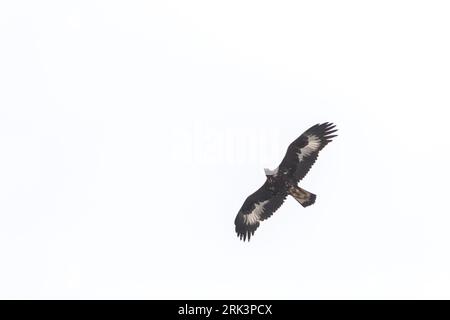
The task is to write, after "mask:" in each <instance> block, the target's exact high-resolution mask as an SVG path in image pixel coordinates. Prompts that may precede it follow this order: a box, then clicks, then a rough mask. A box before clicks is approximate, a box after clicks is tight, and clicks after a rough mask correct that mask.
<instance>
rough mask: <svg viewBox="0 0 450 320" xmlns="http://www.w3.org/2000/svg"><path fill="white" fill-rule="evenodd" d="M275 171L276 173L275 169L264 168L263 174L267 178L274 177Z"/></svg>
mask: <svg viewBox="0 0 450 320" xmlns="http://www.w3.org/2000/svg"><path fill="white" fill-rule="evenodd" d="M277 171H278V168H276V169H275V170H270V169H267V168H264V173H265V175H266V177H267V178H269V177H271V176H274V175H276V174H277Z"/></svg>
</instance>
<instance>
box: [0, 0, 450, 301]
mask: <svg viewBox="0 0 450 320" xmlns="http://www.w3.org/2000/svg"><path fill="white" fill-rule="evenodd" d="M449 16H450V3H449V2H448V1H392V0H390V1H302V2H301V1H261V0H259V1H243V0H239V1H230V0H229V1H92V0H90V1H63V2H62V1H39V2H38V1H2V2H1V3H0V259H1V261H0V298H43V299H46V298H59V299H66V298H75V299H78V298H85V299H97V298H101V299H109V298H125V299H129V298H135V299H172V298H177V299H199V298H201V299H217V298H224V299H227V298H239V299H240V298H252V299H260V298H264V299H331V298H339V299H350V298H358V299H366V298H375V299H393V298H402V299H408V298H447V299H449V298H450V205H449V202H448V201H449V196H448V190H449V181H450V171H449V169H448V168H449V167H448V166H449V163H450V151H449V150H450V142H449V139H448V138H449V134H448V130H449V129H448V128H447V123H448V121H449V120H450V117H449V116H450V111H449V110H450V109H449V108H450V58H449V57H450V40H449V39H450V19H449ZM325 121H331V122H334V123H336V124H337V125H338V127H339V130H340V131H339V137H338V138H337V139H336V140H335V141H334V142H333V143H331V144H330V145H328V146H327V147H326V148H325V149H324V150H323V152H322V153H321V155H320V157H319V160H318V161H317V162H316V164H315V166H314V167H313V168H312V170H311V171H310V173H309V175H308V176H307V177H306V179H304V181H302V183H301V186H303V187H304V188H305V189H307V190H309V191H311V192H314V193H316V194H317V202H316V204H315V205H313V206H311V207H309V208H306V209H304V208H303V207H301V206H300V205H299V204H298V203H297V202H296V201H295V200H294V199H292V198H291V199H288V200H287V201H286V203H285V204H284V206H283V207H281V209H280V210H279V211H277V212H276V214H275V215H274V216H273V217H272V218H270V219H269V220H268V221H266V222H264V223H263V224H262V225H261V226H260V228H259V229H258V231H257V232H256V233H255V236H254V238H252V241H251V242H250V243H243V242H241V241H239V240H238V238H237V237H236V235H235V232H234V224H233V222H234V218H235V215H236V213H237V212H238V210H239V208H240V207H241V205H242V203H243V201H244V200H245V198H246V197H247V196H248V195H249V194H250V193H252V192H254V191H255V190H256V189H257V188H259V187H260V185H261V184H262V183H263V182H264V180H265V177H264V171H263V168H264V167H268V168H271V169H273V168H275V167H276V166H277V165H278V164H279V162H280V161H281V159H282V158H283V156H284V153H285V151H286V148H287V146H288V145H289V143H290V142H291V141H292V140H293V139H295V138H296V137H297V136H299V135H300V134H301V133H302V132H303V131H304V130H305V129H307V128H308V127H310V126H311V125H313V124H315V123H318V122H325Z"/></svg>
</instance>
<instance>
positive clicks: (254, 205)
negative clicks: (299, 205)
mask: <svg viewBox="0 0 450 320" xmlns="http://www.w3.org/2000/svg"><path fill="white" fill-rule="evenodd" d="M268 187H269V185H268V182H267V181H266V183H265V184H264V185H263V186H262V187H261V188H259V189H258V190H257V191H256V192H255V193H253V194H251V195H250V196H249V197H248V198H247V199H246V200H245V202H244V204H243V205H242V207H241V209H240V210H239V213H238V214H237V216H236V219H235V220H234V224H235V226H236V233H237V235H238V237H239V238H240V239H241V240H244V241H245V240H246V239H248V241H250V237H251V236H252V235H253V234H254V233H255V230H256V229H258V227H259V223H260V222H261V221H263V220H265V219H267V218H269V217H270V216H271V215H272V214H273V213H274V212H275V211H277V210H278V208H279V207H280V206H281V205H282V204H283V202H284V200H285V199H286V197H287V193H286V192H284V191H280V192H278V193H273V192H272V191H271V190H269V189H268Z"/></svg>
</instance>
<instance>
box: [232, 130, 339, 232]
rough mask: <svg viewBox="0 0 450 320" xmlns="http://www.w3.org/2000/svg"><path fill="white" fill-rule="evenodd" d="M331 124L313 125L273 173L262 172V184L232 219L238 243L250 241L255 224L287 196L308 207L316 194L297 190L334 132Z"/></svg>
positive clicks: (269, 213)
mask: <svg viewBox="0 0 450 320" xmlns="http://www.w3.org/2000/svg"><path fill="white" fill-rule="evenodd" d="M335 127H336V126H335V125H334V124H333V123H329V122H325V123H322V124H316V125H315V126H312V127H311V128H309V129H308V130H306V131H305V132H304V133H303V134H302V135H301V136H300V137H298V138H297V139H296V140H295V141H294V142H292V143H291V144H290V145H289V147H288V149H287V152H286V155H285V156H284V159H283V161H281V163H280V165H279V166H278V168H276V169H275V170H269V169H264V172H265V174H266V177H267V179H266V182H265V183H264V184H263V185H262V187H261V188H259V189H258V190H257V191H256V192H255V193H253V194H251V195H250V196H248V198H247V199H246V200H245V202H244V204H243V205H242V207H241V209H240V210H239V213H238V214H237V216H236V219H235V220H234V224H235V226H236V233H237V235H238V237H239V238H240V239H241V240H244V241H245V240H248V241H250V238H251V236H252V235H253V234H254V233H255V230H256V229H258V227H259V223H260V222H261V221H263V220H266V219H267V218H269V217H270V216H271V215H272V214H273V213H274V212H275V211H277V209H278V208H279V207H280V206H281V205H282V204H283V202H284V200H285V199H286V197H287V196H288V195H291V196H292V197H294V199H295V200H297V201H298V202H300V204H301V205H302V206H303V207H307V206H310V205H312V204H313V203H314V202H315V201H316V195H315V194H314V193H311V192H309V191H306V190H304V189H302V188H300V187H299V186H298V185H297V184H298V182H299V181H300V180H302V179H303V178H304V177H305V176H306V174H307V173H308V171H309V169H311V167H312V165H313V164H314V162H315V161H316V159H317V156H318V155H319V151H320V150H322V149H323V147H325V146H326V145H327V144H328V143H329V142H330V141H331V139H332V138H334V137H336V136H337V135H333V133H335V132H336V131H337V129H335Z"/></svg>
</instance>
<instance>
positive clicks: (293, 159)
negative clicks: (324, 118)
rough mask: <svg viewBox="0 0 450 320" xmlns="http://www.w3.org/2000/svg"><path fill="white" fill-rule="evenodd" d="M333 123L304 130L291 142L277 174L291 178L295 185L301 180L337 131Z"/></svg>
mask: <svg viewBox="0 0 450 320" xmlns="http://www.w3.org/2000/svg"><path fill="white" fill-rule="evenodd" d="M335 127H336V126H335V125H334V124H333V123H329V122H325V123H322V124H316V125H315V126H312V127H311V128H309V129H308V130H306V131H305V132H304V133H303V134H302V135H301V136H300V137H298V138H297V139H296V140H295V141H294V142H292V143H291V144H290V145H289V147H288V150H287V152H286V155H285V156H284V159H283V161H282V162H281V164H280V165H279V167H278V173H281V174H284V175H286V176H288V177H291V178H292V179H293V180H294V181H296V182H297V183H298V182H299V181H300V180H302V179H303V178H304V177H305V176H306V174H307V173H308V171H309V170H310V169H311V167H312V165H313V164H314V162H316V160H317V156H318V155H319V151H320V150H322V149H323V148H324V147H325V146H326V145H327V144H328V143H329V142H331V139H332V138H334V137H336V135H333V133H335V132H336V131H337V129H335Z"/></svg>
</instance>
